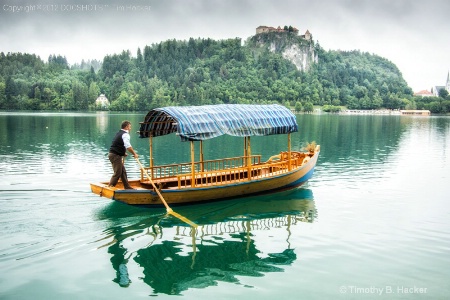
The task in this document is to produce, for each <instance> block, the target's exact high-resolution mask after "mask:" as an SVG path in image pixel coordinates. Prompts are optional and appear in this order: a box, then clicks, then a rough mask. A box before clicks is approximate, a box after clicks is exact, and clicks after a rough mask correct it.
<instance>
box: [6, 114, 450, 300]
mask: <svg viewBox="0 0 450 300" xmlns="http://www.w3.org/2000/svg"><path fill="white" fill-rule="evenodd" d="M144 115H145V114H108V113H86V114H82V113H76V114H75V113H74V114H71V113H61V114H59V113H5V112H3V113H0V140H1V144H0V170H1V176H2V178H1V182H0V233H1V240H0V299H138V298H139V299H141V298H146V297H152V296H153V297H157V298H158V299H173V298H174V297H175V296H174V295H177V297H178V298H177V299H179V297H182V298H183V299H200V298H201V299H212V298H213V299H277V298H278V299H449V297H450V296H449V295H450V283H449V282H450V202H449V200H450V186H449V182H450V117H407V116H344V115H299V116H298V123H299V132H298V133H295V134H293V137H292V140H293V142H292V145H293V148H294V149H300V148H301V147H302V146H303V145H304V143H306V142H310V141H313V140H314V141H316V142H317V143H318V144H320V145H321V153H320V157H319V161H318V165H317V167H316V172H315V174H314V177H313V178H312V179H311V180H310V181H309V183H308V184H307V185H306V186H303V187H302V188H300V189H296V190H293V191H289V192H282V193H275V194H270V195H267V196H258V197H249V198H243V199H234V200H229V201H223V202H215V203H208V204H202V205H192V206H183V207H178V208H175V209H174V210H175V211H177V212H178V213H180V214H182V215H184V216H186V217H188V218H189V219H191V220H192V221H194V222H196V223H197V224H199V225H200V226H199V228H198V230H197V231H193V229H192V228H190V227H189V226H187V225H186V224H183V223H181V222H180V221H179V220H178V219H175V218H174V217H167V216H165V211H164V209H151V208H143V207H131V206H127V205H124V204H121V203H116V202H113V201H111V200H108V199H105V198H101V197H98V196H96V195H93V194H91V192H90V187H89V183H90V182H97V181H104V180H108V179H109V177H110V176H111V172H112V171H111V166H110V163H109V161H108V158H107V156H106V153H107V152H108V148H109V145H110V141H111V139H112V137H113V135H114V133H115V132H116V131H117V130H118V128H119V127H120V123H121V121H122V120H124V119H129V120H130V121H132V123H133V125H134V126H133V130H138V122H140V121H142V120H143V118H144ZM132 144H133V146H134V147H135V148H136V149H137V151H138V152H139V154H140V159H141V161H142V162H148V158H149V157H148V153H149V150H148V148H149V147H148V140H147V139H142V140H141V139H139V138H138V137H137V135H132ZM286 144H287V139H286V136H270V137H266V138H260V137H254V138H252V154H261V155H262V159H263V160H265V159H267V158H269V157H270V156H271V155H273V154H276V153H278V152H279V151H280V150H283V149H284V148H285V147H286ZM204 150H205V159H213V158H219V157H224V156H235V155H236V156H237V155H242V153H243V141H242V139H240V138H235V137H229V136H227V137H220V138H217V139H214V140H210V141H206V142H205V143H204ZM154 154H155V162H156V163H157V164H164V163H173V162H179V161H189V160H190V152H189V144H188V143H181V142H180V141H179V139H178V138H177V137H176V136H174V135H171V136H165V137H160V138H156V139H155V140H154ZM126 165H127V168H128V173H129V177H130V178H133V177H137V176H138V173H139V168H138V166H137V164H136V162H135V161H134V160H132V159H128V160H127V162H126Z"/></svg>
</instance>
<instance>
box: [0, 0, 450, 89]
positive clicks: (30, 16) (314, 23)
mask: <svg viewBox="0 0 450 300" xmlns="http://www.w3.org/2000/svg"><path fill="white" fill-rule="evenodd" d="M77 5H78V6H77ZM80 5H84V6H80ZM449 14H450V1H449V0H316V1H312V0H309V1H307V0H276V1H274V0H81V1H80V0H0V52H4V53H8V52H26V53H35V54H37V55H39V56H40V57H41V58H42V59H43V60H44V61H47V58H48V56H49V55H50V54H56V55H58V54H59V55H62V56H65V57H66V58H67V59H68V61H69V63H70V64H74V63H79V62H81V60H82V59H85V60H88V59H99V60H102V59H103V57H104V56H105V55H108V54H114V53H120V52H121V51H122V50H130V51H131V53H132V54H133V55H135V54H136V51H137V48H138V47H140V48H141V50H142V49H143V48H144V47H145V46H146V45H151V44H154V43H159V42H161V41H165V40H168V39H177V40H187V39H189V38H190V37H194V38H198V37H200V38H208V37H209V38H213V39H227V38H235V37H240V38H242V39H243V40H246V39H247V38H248V37H250V36H252V35H254V34H255V29H256V27H258V26H259V25H266V26H274V27H277V26H281V27H283V26H284V25H292V26H294V27H296V28H298V29H299V31H300V34H303V33H304V32H305V31H306V30H309V31H310V32H311V33H312V35H313V39H314V40H315V41H316V42H319V43H320V45H321V46H322V47H323V48H324V49H326V50H330V49H331V50H339V49H340V50H361V51H363V52H369V53H374V54H377V55H380V56H382V57H385V58H387V59H389V60H390V61H392V62H393V63H394V64H396V65H397V67H398V68H399V69H400V71H401V72H402V74H403V77H404V78H405V80H406V81H407V83H408V84H409V86H411V87H412V89H413V90H414V91H420V90H423V89H428V90H430V88H431V87H432V86H435V85H444V84H445V80H446V79H447V73H448V71H449V69H450V42H449V37H450V16H449Z"/></svg>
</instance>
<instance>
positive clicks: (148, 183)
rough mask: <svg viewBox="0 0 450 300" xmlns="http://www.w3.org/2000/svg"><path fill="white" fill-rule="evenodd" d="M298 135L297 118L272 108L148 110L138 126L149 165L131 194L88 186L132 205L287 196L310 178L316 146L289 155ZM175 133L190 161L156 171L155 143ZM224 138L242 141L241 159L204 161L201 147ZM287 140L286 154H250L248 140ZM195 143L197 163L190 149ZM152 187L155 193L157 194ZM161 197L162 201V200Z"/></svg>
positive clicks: (105, 186)
mask: <svg viewBox="0 0 450 300" xmlns="http://www.w3.org/2000/svg"><path fill="white" fill-rule="evenodd" d="M297 131H298V125H297V122H296V118H295V115H294V114H292V112H291V111H290V110H288V109H287V108H286V107H284V106H281V105H277V104H273V105H243V104H220V105H205V106H180V107H164V108H156V109H152V110H151V111H150V112H148V113H147V115H146V116H145V119H144V121H143V122H141V123H140V129H139V132H138V133H139V137H140V138H149V145H150V162H149V166H148V167H142V168H141V176H140V178H137V179H134V180H129V182H130V184H131V186H132V187H134V188H135V190H126V189H123V186H122V185H121V183H120V182H119V184H117V185H116V186H115V187H108V182H102V183H91V190H92V192H93V193H95V194H98V195H100V196H103V197H106V198H110V199H113V200H117V201H121V202H124V203H127V204H132V205H158V206H162V205H163V204H164V203H163V201H162V200H161V196H163V197H164V199H165V201H166V202H167V203H168V204H171V205H177V204H187V203H198V202H204V201H212V200H222V199H227V198H236V197H242V196H247V195H254V194H261V193H268V192H274V191H279V190H286V189H291V188H295V187H298V186H300V185H302V184H304V183H305V182H306V181H307V180H308V179H309V178H311V176H312V175H313V172H314V168H315V165H316V162H317V159H318V156H319V152H320V146H319V145H317V146H315V145H314V147H311V148H310V149H308V150H306V151H293V150H291V133H292V132H297ZM171 133H176V134H177V135H179V136H180V137H181V141H182V142H184V141H189V142H190V143H191V161H190V162H186V163H179V164H170V165H160V166H156V165H154V159H153V153H152V152H153V150H152V149H153V139H154V138H156V137H158V136H162V135H166V134H171ZM223 134H228V135H233V136H240V137H243V138H244V151H243V156H239V157H231V158H223V159H214V160H204V159H203V141H205V140H208V139H211V138H215V137H218V136H220V135H223ZM273 134H286V135H287V151H283V152H281V153H279V154H276V155H274V156H272V157H270V158H269V159H268V160H267V161H261V155H255V154H252V151H251V143H250V137H251V136H256V135H258V136H265V135H273ZM195 142H199V143H200V146H199V149H200V154H199V159H198V160H196V159H195V151H194V149H195V146H194V143H195ZM155 187H156V188H157V189H158V191H156V190H155ZM160 195H161V196H160Z"/></svg>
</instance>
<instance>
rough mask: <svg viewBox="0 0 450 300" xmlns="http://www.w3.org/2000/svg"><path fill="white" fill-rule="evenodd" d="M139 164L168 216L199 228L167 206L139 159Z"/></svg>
mask: <svg viewBox="0 0 450 300" xmlns="http://www.w3.org/2000/svg"><path fill="white" fill-rule="evenodd" d="M135 159H136V161H137V163H138V164H139V167H140V168H141V170H142V172H144V174H145V175H146V176H147V179H148V180H149V181H150V183H151V184H152V186H153V188H154V189H155V191H156V193H157V194H158V196H159V199H161V201H162V203H163V204H164V206H165V207H166V211H167V213H168V214H171V215H172V216H174V217H177V218H178V219H180V220H181V221H183V222H185V223H187V224H189V225H191V226H192V227H194V228H197V224H195V223H194V222H192V221H191V220H189V219H188V218H186V217H183V216H182V215H180V214H179V213H176V212H174V211H173V210H172V209H171V208H170V206H169V205H168V204H167V202H166V200H165V199H164V197H163V196H162V195H161V193H160V192H159V190H158V188H157V187H156V186H155V184H154V183H153V180H152V178H151V177H150V175H148V173H147V171H146V170H145V169H144V167H143V166H142V164H141V162H140V161H139V159H138V158H135Z"/></svg>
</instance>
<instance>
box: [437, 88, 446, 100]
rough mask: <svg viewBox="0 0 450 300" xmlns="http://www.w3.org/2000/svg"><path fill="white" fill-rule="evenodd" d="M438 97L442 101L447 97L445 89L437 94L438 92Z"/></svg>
mask: <svg viewBox="0 0 450 300" xmlns="http://www.w3.org/2000/svg"><path fill="white" fill-rule="evenodd" d="M438 95H439V97H441V98H442V99H445V98H447V96H448V91H447V90H446V89H440V90H439V92H438Z"/></svg>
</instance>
